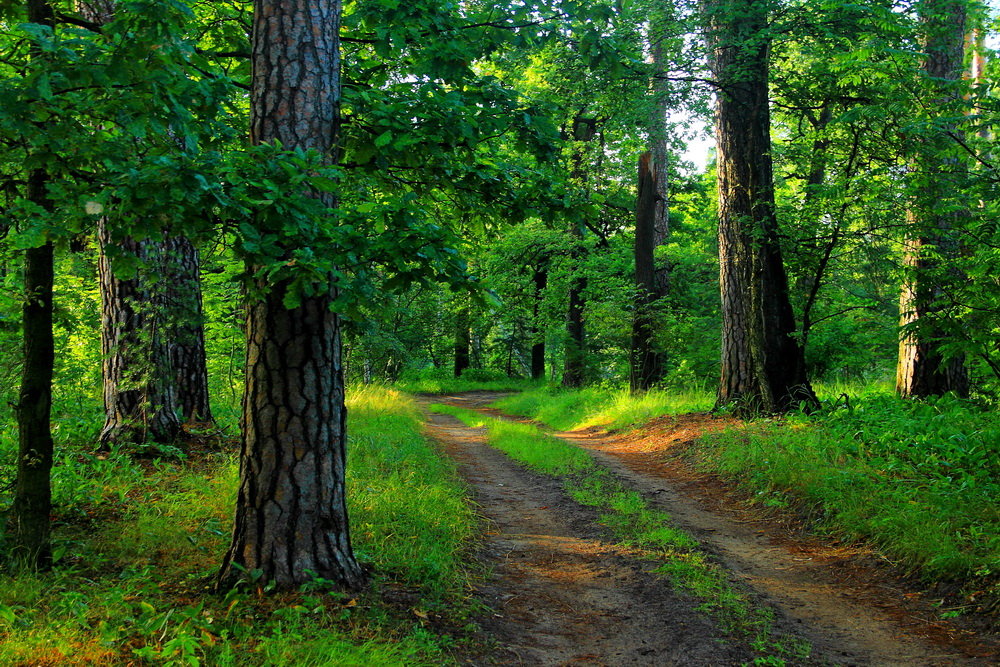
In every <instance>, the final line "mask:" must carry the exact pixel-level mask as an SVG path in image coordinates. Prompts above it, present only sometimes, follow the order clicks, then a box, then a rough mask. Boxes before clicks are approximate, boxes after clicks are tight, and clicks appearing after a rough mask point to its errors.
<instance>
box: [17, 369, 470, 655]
mask: <svg viewBox="0 0 1000 667" xmlns="http://www.w3.org/2000/svg"><path fill="white" fill-rule="evenodd" d="M348 406H349V423H348V429H349V433H350V439H349V444H348V452H349V453H348V457H349V465H348V470H349V474H348V493H349V509H350V513H351V518H352V524H353V525H352V528H353V530H352V537H353V541H354V545H355V551H356V553H357V554H358V556H359V558H360V559H362V560H363V561H366V562H368V563H369V564H370V565H371V566H372V568H373V572H374V574H373V580H372V582H371V585H370V586H369V588H368V590H366V591H364V592H362V593H358V594H346V593H343V592H337V591H335V590H333V589H331V587H330V586H329V585H328V584H327V582H324V581H323V580H320V579H318V580H316V581H315V582H314V583H313V584H311V585H308V586H305V587H303V589H302V590H301V591H299V592H295V593H286V594H280V595H274V594H272V595H261V594H260V589H261V588H263V589H266V582H259V584H258V587H251V588H244V589H238V590H234V591H231V592H229V593H228V594H226V595H217V594H214V593H212V592H211V585H212V583H213V578H214V575H215V573H216V572H217V568H218V567H219V564H220V563H221V560H222V555H223V553H224V551H225V549H226V547H227V546H228V542H229V536H230V531H231V525H232V512H233V504H234V501H235V491H236V485H237V464H236V460H235V455H234V453H233V450H234V447H233V445H232V443H228V444H227V446H226V449H227V451H223V452H217V453H210V454H199V455H198V456H197V458H196V457H194V456H192V457H191V458H184V457H181V458H177V457H173V458H170V459H168V458H159V459H152V460H137V459H135V458H133V457H130V456H127V455H125V454H124V453H121V452H112V453H111V454H110V455H109V456H107V458H99V457H97V456H95V455H93V454H91V453H89V452H90V448H91V446H92V444H91V443H90V442H83V441H81V442H78V443H76V444H75V445H72V444H64V446H63V447H62V448H61V454H60V457H59V461H58V465H57V467H56V469H55V473H54V478H55V481H56V484H55V489H56V503H57V506H56V512H55V517H54V519H55V526H54V528H55V535H56V540H57V541H56V544H55V547H56V549H55V551H56V553H55V555H56V559H57V563H56V567H55V569H54V570H53V571H52V572H48V573H37V574H17V575H16V576H13V575H2V576H0V664H5V665H7V664H10V665H15V664H25V665H27V664H31V665H56V664H58V665H76V664H101V665H125V664H167V665H198V664H205V665H213V666H214V665H222V666H224V665H327V664H338V665H371V664H378V665H404V664H405V665H413V664H416V665H420V664H426V665H438V664H442V663H447V662H449V661H450V658H449V651H450V649H451V647H452V646H453V645H454V644H455V643H456V642H458V641H461V639H462V637H463V636H464V634H465V631H464V630H463V627H464V626H465V625H466V624H467V623H469V618H470V617H471V616H470V615H471V613H472V612H473V611H475V610H474V608H473V606H472V603H471V602H469V601H468V600H467V599H466V598H467V597H468V595H467V590H468V586H469V585H470V577H473V576H476V574H475V573H474V572H472V571H470V570H469V569H468V566H467V564H466V563H467V561H468V559H467V558H466V555H467V554H466V544H467V541H468V540H470V539H471V538H472V537H473V536H474V533H475V529H476V520H475V517H474V515H473V512H472V511H471V509H470V507H469V505H468V503H467V502H466V498H465V495H464V491H463V487H462V486H461V484H460V483H459V481H458V478H457V477H456V475H455V472H454V469H453V467H452V465H451V463H450V462H447V461H446V460H444V459H443V458H442V457H441V456H439V455H438V454H437V452H436V450H435V449H434V448H433V447H432V446H431V445H430V444H429V443H428V442H427V441H426V440H425V439H424V438H423V436H422V435H421V434H420V415H419V412H418V409H417V407H416V406H415V404H414V403H413V402H412V401H411V400H409V399H407V398H406V397H404V396H402V395H401V394H399V393H398V392H395V391H393V390H388V389H385V388H381V387H379V388H369V389H354V390H352V391H351V392H350V393H349V396H348ZM8 444H9V443H8ZM172 453H175V454H176V452H172ZM4 500H6V499H4Z"/></svg>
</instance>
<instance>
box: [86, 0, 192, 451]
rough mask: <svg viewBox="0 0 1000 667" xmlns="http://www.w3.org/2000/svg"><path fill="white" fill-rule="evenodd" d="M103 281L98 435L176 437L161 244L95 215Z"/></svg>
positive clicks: (97, 12) (110, 4)
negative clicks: (129, 263) (112, 251)
mask: <svg viewBox="0 0 1000 667" xmlns="http://www.w3.org/2000/svg"><path fill="white" fill-rule="evenodd" d="M116 4H117V3H116V2H115V0H82V1H81V2H79V3H78V4H77V6H78V10H79V12H80V15H81V16H82V17H83V18H84V19H86V20H88V21H91V22H93V23H96V24H98V25H103V24H105V23H107V22H108V21H110V20H111V19H113V18H114V14H115V8H116ZM97 240H98V246H99V248H100V257H99V259H98V277H99V281H100V286H101V354H102V358H103V364H102V371H103V384H104V427H103V428H102V429H101V433H100V436H99V437H98V441H99V443H100V445H101V448H102V449H107V448H108V447H110V445H112V444H123V443H135V444H142V443H144V442H147V441H150V440H152V441H154V442H172V441H174V440H175V439H176V438H177V436H178V435H179V434H180V431H181V424H180V420H179V419H178V417H177V411H176V407H177V406H176V401H175V399H176V393H175V391H174V383H173V378H172V371H171V368H170V352H169V348H168V343H167V337H168V332H167V330H166V329H167V327H166V326H165V310H166V303H165V289H166V286H165V284H166V281H164V280H163V276H162V275H161V273H160V268H161V267H160V266H159V265H158V264H159V262H160V260H161V256H162V252H163V248H162V245H163V244H162V243H160V242H157V241H152V240H146V241H136V240H135V239H131V238H122V239H115V238H112V234H111V230H110V229H109V228H108V221H107V220H106V219H103V218H102V219H101V220H100V221H99V222H98V228H97ZM112 246H114V247H115V248H116V249H117V250H120V251H122V253H123V254H127V255H131V256H132V257H135V258H136V259H137V260H138V264H139V268H138V270H137V272H136V274H135V275H134V276H130V277H128V278H124V279H122V278H118V277H117V276H115V274H114V271H113V270H112V263H111V262H110V260H109V257H108V250H109V248H110V247H112Z"/></svg>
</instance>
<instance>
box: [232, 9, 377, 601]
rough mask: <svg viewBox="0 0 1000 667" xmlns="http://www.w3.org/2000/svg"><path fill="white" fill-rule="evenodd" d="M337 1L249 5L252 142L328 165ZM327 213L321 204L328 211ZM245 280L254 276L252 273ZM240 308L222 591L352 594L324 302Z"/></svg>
mask: <svg viewBox="0 0 1000 667" xmlns="http://www.w3.org/2000/svg"><path fill="white" fill-rule="evenodd" d="M340 9H341V5H340V1H339V0H256V2H255V3H254V17H253V30H252V43H253V47H252V59H251V60H252V64H253V88H252V93H251V110H252V112H251V113H252V117H251V140H252V141H253V142H255V143H260V142H266V141H274V140H279V141H281V143H282V145H283V146H284V147H285V148H287V149H291V148H303V149H309V148H312V149H316V150H319V151H320V152H322V153H327V154H330V156H331V159H335V155H334V153H335V150H336V137H337V131H338V128H339V104H340V71H339V70H340V41H339V36H338V31H339V26H340ZM328 203H329V204H330V205H333V204H334V202H333V201H332V200H330V201H328ZM251 268H253V267H251ZM258 287H260V288H262V289H263V290H264V296H263V297H261V298H259V299H256V300H253V301H251V302H250V303H249V304H248V315H247V356H246V359H247V363H246V369H247V370H246V390H245V395H244V399H243V438H242V445H241V450H240V487H239V495H238V498H237V504H236V518H235V523H234V527H233V539H232V544H231V546H230V548H229V551H228V553H227V554H226V557H225V560H224V562H223V565H222V569H221V571H220V573H219V584H220V586H222V587H226V586H229V585H231V584H232V583H234V582H235V581H237V580H239V579H241V578H242V577H243V574H242V573H243V572H259V573H260V575H261V579H262V580H263V581H270V582H274V584H275V585H276V586H277V588H291V587H295V586H298V585H300V584H302V583H305V582H307V581H309V580H310V579H312V578H313V577H322V578H324V579H328V580H331V581H335V582H337V583H339V584H340V585H343V586H345V587H359V586H360V585H361V584H362V583H363V581H364V575H363V573H362V571H361V568H360V567H359V565H358V563H357V562H356V561H355V559H354V554H353V553H352V550H351V541H350V533H349V530H348V519H347V507H346V502H345V489H344V472H345V442H346V433H345V425H346V416H347V411H346V408H345V406H344V376H343V369H342V366H341V353H342V349H341V337H340V336H341V334H340V323H339V321H338V318H337V316H336V315H335V314H334V313H333V312H332V311H331V305H332V303H333V299H334V298H335V294H334V293H333V292H332V290H331V292H330V293H328V294H322V295H318V296H304V297H303V298H302V299H301V302H300V304H299V305H298V306H296V307H294V308H286V307H285V306H284V304H283V301H282V299H283V297H284V295H285V292H286V290H287V289H288V285H287V284H283V283H279V284H276V285H263V284H262V285H258Z"/></svg>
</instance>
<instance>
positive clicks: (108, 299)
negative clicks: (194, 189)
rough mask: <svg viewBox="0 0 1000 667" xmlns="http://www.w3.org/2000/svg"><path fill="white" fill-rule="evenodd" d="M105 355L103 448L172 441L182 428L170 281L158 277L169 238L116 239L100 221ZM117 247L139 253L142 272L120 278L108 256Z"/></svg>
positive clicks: (100, 276) (102, 325)
mask: <svg viewBox="0 0 1000 667" xmlns="http://www.w3.org/2000/svg"><path fill="white" fill-rule="evenodd" d="M97 237H98V243H99V246H100V257H99V259H98V274H99V278H100V285H101V354H102V356H103V359H104V361H103V377H104V427H103V428H102V429H101V434H100V436H99V438H98V440H99V442H100V443H101V446H102V447H103V448H107V447H109V446H110V445H111V444H113V443H118V444H121V443H137V444H141V443H144V442H147V441H153V442H172V441H174V440H175V439H176V438H177V436H178V435H179V434H180V431H181V423H180V419H179V418H178V417H177V403H176V392H175V390H174V381H173V370H172V369H171V366H170V349H169V345H168V340H167V331H166V329H167V327H166V326H165V323H164V320H165V311H166V303H165V281H164V280H163V277H162V276H160V277H158V278H154V275H155V274H156V273H158V269H159V268H160V266H161V262H162V257H163V252H164V248H163V242H161V241H152V240H146V241H136V240H135V239H132V238H129V237H125V238H122V239H112V237H111V232H110V229H109V228H108V224H107V221H106V220H103V219H102V220H100V221H99V222H98V232H97ZM112 246H114V247H115V248H117V249H118V250H119V251H121V252H122V253H123V254H126V255H131V256H133V257H135V258H136V259H137V261H138V263H139V268H138V270H137V272H136V273H135V274H134V275H132V276H130V277H128V278H120V277H118V276H116V275H115V273H114V271H113V263H112V261H111V258H109V257H108V251H109V248H111V247H112Z"/></svg>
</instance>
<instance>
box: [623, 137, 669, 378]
mask: <svg viewBox="0 0 1000 667" xmlns="http://www.w3.org/2000/svg"><path fill="white" fill-rule="evenodd" d="M654 160H655V158H654V154H653V153H652V152H647V153H643V155H642V157H641V158H640V159H639V193H638V197H637V198H636V206H635V286H636V298H635V314H634V316H633V319H632V346H631V350H630V352H631V355H630V356H631V364H630V366H631V368H630V370H631V373H630V378H629V379H630V386H631V390H632V391H633V392H637V391H646V390H647V389H649V388H651V387H652V386H653V385H655V384H656V383H657V382H659V381H660V380H661V379H663V354H662V353H661V352H660V350H658V349H657V348H656V345H655V344H654V341H653V335H654V326H655V323H654V318H653V312H652V309H653V307H654V304H655V303H656V302H657V301H658V300H659V299H660V298H661V297H662V296H663V295H664V292H665V280H664V279H663V278H660V279H659V280H658V279H657V278H658V276H657V274H658V273H660V272H658V271H657V268H656V263H655V252H656V248H657V247H658V246H659V245H662V244H663V242H664V240H665V226H666V225H665V224H663V222H661V221H659V220H658V217H657V216H658V215H663V214H664V213H665V212H666V211H665V209H666V206H663V205H658V204H659V202H658V200H659V199H660V190H661V187H660V185H659V184H658V178H659V176H660V175H659V173H658V171H659V170H658V169H657V167H656V165H655V163H654ZM658 208H659V209H660V211H658V210H657V209H658ZM661 211H662V212H661ZM658 222H659V223H660V224H658Z"/></svg>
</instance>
